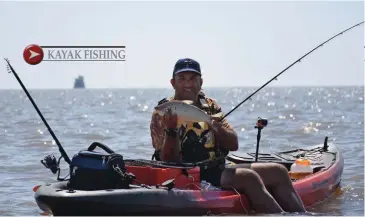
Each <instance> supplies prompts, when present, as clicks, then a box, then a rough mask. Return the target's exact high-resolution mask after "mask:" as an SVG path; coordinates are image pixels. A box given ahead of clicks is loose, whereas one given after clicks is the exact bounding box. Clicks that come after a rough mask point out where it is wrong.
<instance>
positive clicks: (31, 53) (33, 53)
mask: <svg viewBox="0 0 365 217" xmlns="http://www.w3.org/2000/svg"><path fill="white" fill-rule="evenodd" d="M29 52H30V57H29V59H32V58H34V57H36V56H39V55H41V54H39V53H37V52H35V51H32V50H29Z"/></svg>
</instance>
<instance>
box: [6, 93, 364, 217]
mask: <svg viewBox="0 0 365 217" xmlns="http://www.w3.org/2000/svg"><path fill="white" fill-rule="evenodd" d="M254 90H255V88H215V89H209V88H207V89H205V92H206V93H207V94H208V95H209V96H211V97H213V98H215V99H217V101H218V102H219V103H220V105H221V106H222V108H223V110H224V111H225V112H228V111H229V109H231V108H233V107H234V106H235V105H237V104H238V103H239V102H240V101H241V100H242V99H244V98H246V97H247V96H248V95H249V94H251V93H252V92H253V91H254ZM30 94H31V95H32V97H33V99H34V100H35V101H36V103H37V105H38V107H39V109H40V110H41V112H42V113H43V115H44V117H45V118H46V119H47V121H48V123H49V125H50V126H51V127H52V129H53V131H54V133H55V134H56V135H57V137H58V139H59V140H60V142H61V143H62V145H63V146H64V149H65V150H66V152H67V153H68V155H69V156H70V157H72V155H73V154H75V153H76V152H78V151H79V150H80V149H83V148H86V147H88V146H89V145H90V144H91V143H92V142H94V141H99V142H102V143H104V144H107V145H108V146H110V147H111V148H112V149H114V150H115V151H117V152H119V153H122V154H123V155H126V156H128V158H133V157H137V158H147V159H150V158H151V154H152V153H153V149H152V145H151V142H150V134H149V122H150V118H151V112H152V109H153V107H154V106H155V105H156V103H157V101H159V100H161V99H162V98H163V97H165V96H169V95H170V94H172V90H170V89H95V90H91V89H84V90H30ZM0 99H1V100H0V120H1V121H0V143H1V144H2V146H1V147H2V148H1V149H2V150H1V152H0V171H1V173H0V193H1V195H2V197H1V198H0V204H1V205H0V214H1V215H28V216H29V215H41V213H42V212H41V210H40V209H39V208H38V207H37V205H36V203H35V201H34V194H33V191H32V188H33V187H34V186H35V185H38V184H42V183H45V182H47V181H51V180H54V179H55V178H56V176H55V175H53V174H52V173H51V171H49V170H48V169H46V168H45V167H44V166H43V165H42V164H41V163H40V160H41V159H43V158H44V157H45V156H46V155H48V154H55V155H56V156H57V157H59V156H60V155H59V152H58V148H57V146H56V145H55V142H54V141H53V139H52V137H51V135H50V133H49V132H48V131H47V128H46V126H45V125H44V124H43V122H42V120H41V119H40V117H39V116H38V114H37V113H36V111H35V109H34V108H33V107H32V104H31V102H30V101H29V99H28V98H27V96H26V95H25V93H24V92H23V91H22V90H1V91H0ZM258 117H265V118H267V119H268V120H269V124H268V126H267V128H265V129H264V130H263V131H262V135H261V145H260V151H268V152H269V151H278V150H284V149H291V148H294V147H306V146H309V145H313V144H318V143H322V142H323V140H324V138H325V136H328V137H329V141H330V142H336V143H337V144H338V145H339V148H340V149H341V151H342V153H343V156H344V159H345V170H344V174H343V182H342V186H341V189H340V191H339V192H338V194H336V195H335V196H334V197H333V198H331V199H329V200H328V201H326V202H325V203H323V204H319V205H317V206H315V207H313V208H311V209H309V210H308V211H310V212H313V213H324V214H325V215H331V214H332V215H358V216H362V215H364V88H363V87H295V88H293V87H282V88H271V87H265V88H264V89H262V90H261V91H260V92H258V93H257V94H256V95H255V96H253V97H252V100H249V101H247V102H245V103H244V104H243V105H242V106H241V107H240V108H239V109H237V110H236V111H234V112H233V113H232V114H231V115H230V116H228V120H229V122H230V123H231V124H232V126H233V127H234V129H235V130H236V131H237V133H238V136H239V140H240V149H239V151H241V152H243V151H245V152H246V151H250V152H251V151H252V152H254V151H255V148H256V133H257V131H256V130H255V129H254V125H255V122H256V119H257V118H258ZM62 162H63V161H62ZM62 168H64V169H66V168H67V165H66V163H63V165H62ZM61 175H62V176H63V175H66V171H64V172H63V174H61Z"/></svg>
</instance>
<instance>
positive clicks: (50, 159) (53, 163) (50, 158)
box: [41, 154, 60, 174]
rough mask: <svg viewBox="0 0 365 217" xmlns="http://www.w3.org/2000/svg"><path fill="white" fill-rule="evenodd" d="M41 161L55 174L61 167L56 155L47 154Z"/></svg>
mask: <svg viewBox="0 0 365 217" xmlns="http://www.w3.org/2000/svg"><path fill="white" fill-rule="evenodd" d="M41 163H42V164H43V165H44V166H45V167H46V168H48V169H50V170H51V171H52V173H53V174H56V173H57V171H58V170H59V169H60V168H59V166H58V163H57V160H56V157H55V156H54V155H53V154H52V155H47V156H46V157H45V158H44V160H41Z"/></svg>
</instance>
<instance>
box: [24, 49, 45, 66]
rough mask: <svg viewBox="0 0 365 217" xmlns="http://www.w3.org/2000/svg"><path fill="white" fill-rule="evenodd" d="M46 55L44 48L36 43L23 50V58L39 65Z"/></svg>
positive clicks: (29, 62)
mask: <svg viewBox="0 0 365 217" xmlns="http://www.w3.org/2000/svg"><path fill="white" fill-rule="evenodd" d="M43 57H44V53H43V49H42V48H41V47H40V46H39V45H36V44H31V45H29V46H28V47H26V48H25V49H24V51H23V58H24V60H25V62H27V63H28V64H30V65H37V64H39V63H40V62H42V60H43Z"/></svg>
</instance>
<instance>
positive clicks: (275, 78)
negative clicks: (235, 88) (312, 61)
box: [221, 21, 364, 120]
mask: <svg viewBox="0 0 365 217" xmlns="http://www.w3.org/2000/svg"><path fill="white" fill-rule="evenodd" d="M363 23H364V21H362V22H360V23H358V24H356V25H353V26H351V27H350V28H347V29H345V30H343V31H342V32H340V33H338V34H336V35H334V36H332V37H331V38H329V39H328V40H326V41H324V42H323V43H321V44H319V45H318V46H317V47H315V48H314V49H313V50H311V51H309V52H308V53H306V54H305V55H303V56H302V57H300V58H299V59H297V60H296V61H295V62H293V63H292V64H290V65H289V66H288V67H286V68H285V69H284V70H283V71H281V72H280V73H279V74H277V75H275V76H274V77H273V78H272V79H270V80H269V81H268V82H266V83H265V84H264V85H262V86H261V87H260V88H259V89H257V90H256V91H255V92H253V93H252V94H251V95H249V96H248V97H247V98H246V99H244V100H243V101H242V102H240V103H239V104H238V105H237V106H235V107H234V108H233V109H232V110H231V111H229V112H228V113H227V114H226V115H224V116H223V117H222V118H221V120H223V119H224V118H226V117H227V116H228V115H229V114H231V113H232V112H233V111H234V110H236V109H237V108H238V107H239V106H241V105H242V104H243V103H244V102H246V101H247V100H249V99H250V98H251V97H252V96H253V95H255V94H256V93H257V92H259V91H260V90H261V89H262V88H264V87H265V86H266V85H268V84H269V83H271V82H272V81H273V80H277V78H278V77H279V76H280V75H281V74H282V73H284V72H285V71H286V70H288V69H289V68H291V67H292V66H293V65H295V64H296V63H298V62H300V61H301V60H302V59H303V58H304V57H306V56H308V55H309V54H310V53H312V52H313V51H315V50H317V49H318V48H319V47H322V46H323V45H324V44H326V43H327V42H329V41H331V40H332V39H334V38H336V37H337V36H339V35H342V34H343V33H345V32H347V31H349V30H350V29H352V28H355V27H356V26H359V25H361V24H363Z"/></svg>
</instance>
